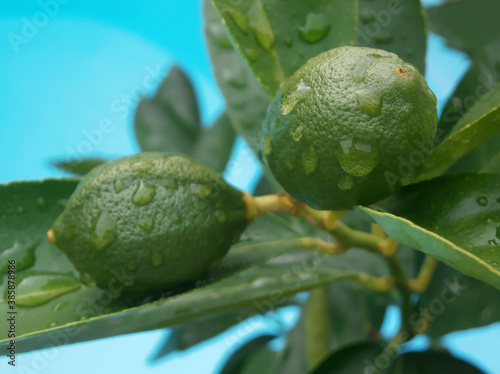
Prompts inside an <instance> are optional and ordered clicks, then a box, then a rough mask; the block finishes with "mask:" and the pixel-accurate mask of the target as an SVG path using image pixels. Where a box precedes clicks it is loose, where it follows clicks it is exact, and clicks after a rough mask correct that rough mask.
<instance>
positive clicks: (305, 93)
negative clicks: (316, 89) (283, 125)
mask: <svg viewBox="0 0 500 374" xmlns="http://www.w3.org/2000/svg"><path fill="white" fill-rule="evenodd" d="M310 94H311V87H309V86H307V85H306V83H305V82H304V80H303V79H301V80H300V83H299V84H298V85H297V88H296V89H295V91H293V92H292V93H290V94H288V93H285V94H284V95H283V97H282V98H281V103H280V111H281V114H283V115H284V116H286V115H287V114H289V113H290V112H291V111H292V110H294V108H295V107H296V106H297V104H298V103H300V102H302V101H304V100H306V99H307V98H308V97H309V95H310Z"/></svg>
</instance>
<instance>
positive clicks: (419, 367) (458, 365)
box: [400, 350, 484, 374]
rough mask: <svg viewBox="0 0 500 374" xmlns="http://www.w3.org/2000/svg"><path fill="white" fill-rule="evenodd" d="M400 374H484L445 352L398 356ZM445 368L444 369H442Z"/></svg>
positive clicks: (413, 353) (409, 353) (411, 353)
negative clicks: (444, 371)
mask: <svg viewBox="0 0 500 374" xmlns="http://www.w3.org/2000/svg"><path fill="white" fill-rule="evenodd" d="M400 360H401V361H402V364H401V365H402V367H401V369H400V370H401V371H400V372H401V373H402V374H422V373H425V374H442V373H443V370H446V373H455V374H484V372H483V371H482V370H479V369H478V368H476V367H475V366H472V365H471V364H469V363H468V362H466V361H463V360H460V359H459V358H456V357H454V356H452V355H451V354H450V353H448V352H446V351H435V350H433V351H432V350H430V351H425V352H408V353H405V354H403V355H402V356H400ZM444 368H446V369H444Z"/></svg>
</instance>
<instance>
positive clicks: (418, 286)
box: [410, 255, 438, 293]
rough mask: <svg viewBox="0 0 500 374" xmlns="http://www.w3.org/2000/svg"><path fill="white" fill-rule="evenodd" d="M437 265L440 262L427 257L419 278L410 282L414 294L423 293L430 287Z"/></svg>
mask: <svg viewBox="0 0 500 374" xmlns="http://www.w3.org/2000/svg"><path fill="white" fill-rule="evenodd" d="M437 265H438V260H436V259H435V258H434V257H431V256H429V255H427V256H425V259H424V262H423V264H422V266H421V267H420V271H419V273H418V276H417V278H416V279H412V280H411V281H410V287H411V288H412V290H413V291H414V292H417V293H422V292H424V291H425V290H426V289H427V288H428V287H429V284H430V283H431V281H432V277H433V276H434V273H435V271H436V268H437Z"/></svg>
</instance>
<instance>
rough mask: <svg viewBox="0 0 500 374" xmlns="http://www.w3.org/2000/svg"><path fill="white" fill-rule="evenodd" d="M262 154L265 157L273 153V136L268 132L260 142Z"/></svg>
mask: <svg viewBox="0 0 500 374" xmlns="http://www.w3.org/2000/svg"><path fill="white" fill-rule="evenodd" d="M262 152H264V154H265V155H266V156H269V155H270V154H271V153H272V152H273V135H272V134H271V132H270V131H268V132H267V133H266V135H264V140H262Z"/></svg>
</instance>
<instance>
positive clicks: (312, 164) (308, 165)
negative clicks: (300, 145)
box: [302, 147, 319, 175]
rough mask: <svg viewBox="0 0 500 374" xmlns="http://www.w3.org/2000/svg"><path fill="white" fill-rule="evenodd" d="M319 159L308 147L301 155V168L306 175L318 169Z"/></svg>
mask: <svg viewBox="0 0 500 374" xmlns="http://www.w3.org/2000/svg"><path fill="white" fill-rule="evenodd" d="M318 163H319V157H318V154H317V152H316V151H315V150H314V148H312V147H308V148H307V149H306V150H305V151H304V152H303V153H302V166H303V167H304V170H305V172H306V174H307V175H311V174H313V173H314V172H315V171H316V169H318Z"/></svg>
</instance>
